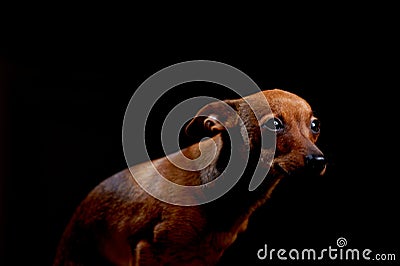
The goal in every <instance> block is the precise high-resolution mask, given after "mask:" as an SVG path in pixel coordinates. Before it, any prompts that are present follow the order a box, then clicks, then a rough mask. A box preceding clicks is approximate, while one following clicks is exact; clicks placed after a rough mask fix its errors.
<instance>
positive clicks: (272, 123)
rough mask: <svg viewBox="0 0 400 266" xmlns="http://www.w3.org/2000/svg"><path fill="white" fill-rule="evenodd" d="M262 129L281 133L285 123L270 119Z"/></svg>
mask: <svg viewBox="0 0 400 266" xmlns="http://www.w3.org/2000/svg"><path fill="white" fill-rule="evenodd" d="M261 127H262V128H267V129H269V130H271V131H281V130H282V129H283V123H282V121H281V120H280V119H279V118H277V117H274V118H271V119H268V120H267V122H265V123H264V124H263V125H262V126H261Z"/></svg>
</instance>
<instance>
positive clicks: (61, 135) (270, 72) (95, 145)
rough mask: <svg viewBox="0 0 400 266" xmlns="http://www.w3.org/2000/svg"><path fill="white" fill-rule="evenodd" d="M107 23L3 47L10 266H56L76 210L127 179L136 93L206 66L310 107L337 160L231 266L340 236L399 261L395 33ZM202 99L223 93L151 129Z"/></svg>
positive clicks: (263, 219)
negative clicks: (190, 64)
mask: <svg viewBox="0 0 400 266" xmlns="http://www.w3.org/2000/svg"><path fill="white" fill-rule="evenodd" d="M55 16H56V15H55ZM116 17H117V16H116ZM322 17H323V15H321V17H319V18H322ZM63 18H64V17H63ZM335 18H336V16H333V17H332V19H335ZM65 19H67V17H65ZM70 19H71V18H70ZM97 19H101V18H96V19H93V20H91V19H88V22H87V23H81V22H79V23H77V25H75V24H74V26H73V27H71V25H70V24H69V23H65V25H62V26H61V25H58V24H57V26H55V27H54V28H47V27H46V29H43V25H46V26H49V25H51V24H52V21H53V20H47V21H44V22H43V24H30V23H29V22H26V23H25V24H24V25H23V27H21V28H18V30H10V33H11V34H10V37H8V38H6V39H7V41H6V46H4V47H3V48H2V54H1V57H0V60H1V61H0V64H1V65H0V67H1V72H2V74H1V86H2V95H1V108H2V109H1V112H2V113H3V114H5V115H3V116H2V120H3V121H2V122H4V123H2V125H4V126H2V134H3V135H4V138H3V140H4V141H3V142H2V145H3V144H4V147H5V148H4V149H2V151H3V154H2V155H3V157H4V158H3V159H4V160H3V161H4V162H5V164H3V166H4V167H3V170H2V171H3V173H2V180H1V182H2V184H1V190H2V191H1V195H2V199H1V202H2V204H1V207H2V208H1V210H2V216H1V217H2V224H1V225H2V234H3V237H2V240H3V241H2V243H1V244H2V245H3V249H2V253H3V254H2V258H3V259H7V261H9V260H11V261H13V263H11V264H9V263H7V264H2V265H28V264H29V265H50V264H51V261H52V259H53V257H54V253H55V248H56V245H57V243H58V241H59V238H60V236H61V234H62V231H63V229H64V227H65V225H66V224H67V222H68V220H69V218H70V217H71V215H72V213H73V211H74V209H75V208H76V206H77V204H78V203H79V202H80V201H81V200H82V199H83V198H84V197H85V195H86V194H87V193H88V192H89V191H90V190H91V189H92V188H93V187H94V186H95V185H96V184H98V183H99V182H100V181H102V180H104V179H105V178H107V177H109V176H110V175H112V174H114V173H116V172H118V171H120V170H122V169H124V168H125V167H126V164H125V159H124V156H123V151H122V143H121V128H122V121H123V116H124V112H125V108H126V106H127V104H128V102H129V99H130V97H131V96H132V95H133V93H134V91H135V89H136V88H137V87H138V86H140V84H141V83H142V82H143V81H145V80H146V79H147V78H148V77H149V76H150V75H152V74H153V73H155V72H156V71H159V70H161V69H162V68H164V67H168V66H170V65H171V64H175V63H179V62H183V61H187V60H198V59H205V60H214V61H219V62H223V63H226V64H229V65H231V66H233V67H235V68H238V69H239V70H241V71H243V72H244V73H246V74H247V75H249V76H250V77H251V78H252V79H253V80H254V81H255V82H256V83H257V84H258V86H259V87H260V88H262V89H273V88H281V89H285V90H288V91H291V92H294V93H296V94H298V95H299V96H301V97H303V98H304V99H306V100H307V101H308V102H309V103H310V104H311V106H312V107H313V109H314V110H315V111H316V113H317V115H318V117H319V118H320V120H321V122H322V129H321V137H320V140H319V146H320V148H321V150H323V152H324V153H325V154H326V156H327V158H328V160H329V165H328V168H327V173H326V175H325V176H324V177H321V178H320V179H314V180H308V179H304V180H285V181H284V182H283V184H282V185H281V186H280V187H279V188H278V189H277V190H276V191H275V193H274V195H273V197H272V199H271V200H270V201H269V202H268V203H267V204H266V205H265V206H264V207H262V208H261V209H259V210H258V211H257V212H256V213H255V214H254V216H253V217H252V220H251V223H250V225H249V229H248V230H247V232H246V233H244V234H242V235H241V236H240V237H239V238H238V240H237V241H236V242H235V244H234V245H233V246H232V247H231V248H230V249H229V250H228V251H227V252H226V254H225V256H224V257H223V259H222V261H221V265H253V264H260V265H263V264H267V263H268V264H269V265H273V264H274V263H276V264H284V262H280V261H278V260H277V259H275V260H273V261H258V260H257V257H256V252H257V250H258V249H259V248H262V247H263V245H264V244H268V246H269V247H271V248H276V249H279V248H285V249H288V250H289V249H291V248H298V249H300V248H315V249H318V248H327V247H328V246H329V245H331V246H336V239H337V238H338V237H345V238H346V239H347V241H348V247H349V248H359V249H363V248H369V249H372V250H373V251H374V252H381V253H396V256H397V259H400V254H399V252H398V251H399V244H398V243H399V242H398V239H399V234H398V233H399V232H398V226H399V219H398V217H397V212H398V202H399V198H398V186H397V185H396V184H397V182H396V179H398V170H397V167H398V162H397V160H398V156H397V152H398V134H397V131H396V128H395V126H396V123H397V119H396V118H397V115H398V111H397V104H398V101H397V98H396V94H395V93H396V91H397V90H398V80H396V79H395V76H394V75H395V74H396V73H395V71H394V69H393V68H392V66H391V62H392V61H393V60H394V59H393V57H392V56H393V54H392V52H391V51H392V50H391V46H390V45H391V33H390V31H388V32H387V31H383V30H381V28H378V29H375V30H374V27H373V25H375V24H374V22H372V23H370V24H366V23H361V24H359V23H358V22H355V23H353V24H346V25H338V24H336V23H334V21H333V22H328V23H326V24H324V25H323V26H321V27H317V26H316V25H317V24H319V23H317V22H316V21H314V20H311V21H310V22H309V23H307V24H305V25H301V26H300V25H296V23H295V25H291V26H289V27H287V28H286V27H285V28H284V30H281V29H279V30H277V29H274V27H270V26H267V25H265V27H263V26H264V24H263V23H264V22H263V21H258V22H257V23H255V24H256V25H258V26H261V28H260V29H257V30H254V31H253V30H252V29H253V28H252V26H246V27H243V28H241V27H239V26H238V27H235V26H234V27H230V25H227V24H224V23H222V24H219V25H220V26H218V27H212V28H214V31H213V34H208V31H207V30H206V29H205V28H203V26H204V25H197V26H196V27H195V28H191V29H192V30H190V31H187V32H186V31H183V32H182V33H181V32H179V33H178V32H175V30H176V28H177V27H180V25H181V23H183V24H184V21H179V20H178V22H177V23H176V24H174V25H172V26H164V27H163V26H162V25H160V24H157V27H151V26H150V27H146V28H144V26H143V25H142V24H141V22H143V21H137V22H135V23H134V24H135V25H134V26H132V27H127V26H126V25H125V21H123V22H119V21H117V22H115V21H114V22H113V23H111V24H110V23H109V22H110V20H106V21H107V22H99V21H100V20H97ZM60 20H61V21H64V19H60ZM143 23H144V22H143ZM265 23H266V22H265ZM200 24H201V23H200ZM124 25H125V27H123V26H124ZM193 27H194V26H193ZM229 29H230V30H229ZM371 40H379V41H377V42H371ZM397 74H398V73H397ZM397 74H396V75H397ZM3 88H4V89H3ZM191 95H194V96H195V95H208V96H216V97H220V98H224V93H221V91H218V89H216V87H215V85H212V84H207V83H203V84H191V85H187V86H186V87H185V86H183V87H181V88H180V89H177V90H176V94H175V95H174V94H173V93H171V95H170V96H169V97H170V98H168V97H165V98H164V101H165V102H164V104H160V105H159V109H158V110H157V114H159V117H158V118H157V115H154V120H153V121H152V123H154V128H155V129H157V123H160V122H162V116H163V115H166V114H167V113H168V111H169V110H168V108H169V105H171V104H168V103H170V102H169V101H172V100H175V101H176V99H177V97H178V98H179V97H181V98H183V97H184V96H191ZM179 99H180V98H179ZM158 133H159V131H157V130H154V131H153V132H151V138H152V140H151V142H150V143H151V145H149V147H148V149H149V151H150V154H151V155H152V156H153V157H154V158H156V157H158V156H160V155H161V154H162V153H161V152H162V151H161V146H160V141H159V134H158ZM153 138H154V141H153ZM230 207H232V208H234V206H230ZM325 262H326V261H325ZM287 263H289V262H287ZM331 263H334V262H331ZM335 263H339V261H335ZM296 264H300V263H296ZM382 264H385V265H386V264H390V263H388V262H386V263H382Z"/></svg>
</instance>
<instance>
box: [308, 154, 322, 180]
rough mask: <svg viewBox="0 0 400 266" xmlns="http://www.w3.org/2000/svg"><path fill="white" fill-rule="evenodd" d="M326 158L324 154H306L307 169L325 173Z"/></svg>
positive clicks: (315, 172) (316, 172)
mask: <svg viewBox="0 0 400 266" xmlns="http://www.w3.org/2000/svg"><path fill="white" fill-rule="evenodd" d="M325 166H326V159H325V157H324V156H323V155H320V154H318V155H316V154H309V155H307V156H306V169H307V170H308V171H310V172H311V173H314V174H320V175H321V174H323V171H324V170H325Z"/></svg>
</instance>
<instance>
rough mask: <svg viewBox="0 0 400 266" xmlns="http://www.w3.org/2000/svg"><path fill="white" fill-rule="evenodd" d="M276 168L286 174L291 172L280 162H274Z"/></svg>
mask: <svg viewBox="0 0 400 266" xmlns="http://www.w3.org/2000/svg"><path fill="white" fill-rule="evenodd" d="M274 168H275V169H276V170H278V171H279V172H280V173H282V174H284V175H286V176H290V175H291V173H290V172H289V171H287V170H286V169H285V168H284V167H283V166H281V165H280V164H279V163H275V164H274Z"/></svg>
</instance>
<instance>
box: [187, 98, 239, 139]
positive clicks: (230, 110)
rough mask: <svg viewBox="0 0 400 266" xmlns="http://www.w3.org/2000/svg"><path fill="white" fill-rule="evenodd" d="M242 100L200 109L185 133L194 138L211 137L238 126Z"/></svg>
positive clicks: (227, 101) (213, 103) (215, 103)
mask: <svg viewBox="0 0 400 266" xmlns="http://www.w3.org/2000/svg"><path fill="white" fill-rule="evenodd" d="M239 101H240V100H226V101H218V102H212V103H209V104H207V105H206V106H204V107H203V108H201V109H200V111H199V112H198V113H197V114H196V116H195V117H194V118H193V119H192V120H191V121H190V122H189V123H188V125H187V126H186V128H185V132H186V134H187V135H188V136H193V137H211V136H214V135H216V134H217V133H219V132H221V131H224V130H226V128H231V127H234V126H236V125H238V122H239V115H238V113H237V111H238V108H239Z"/></svg>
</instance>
